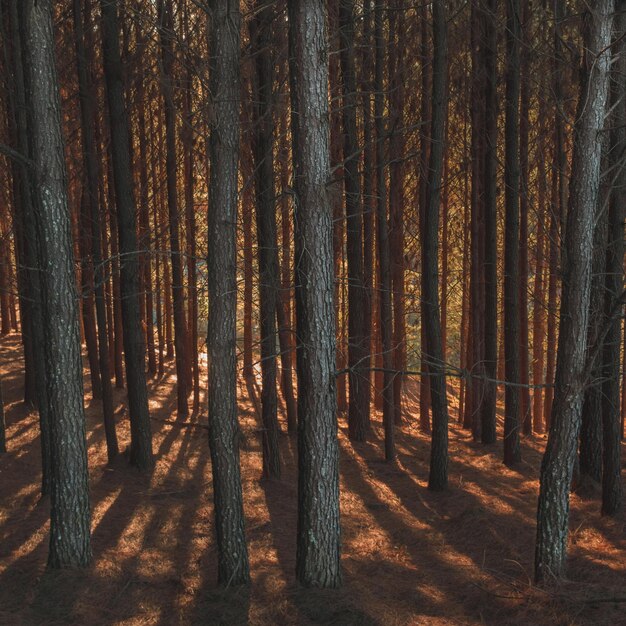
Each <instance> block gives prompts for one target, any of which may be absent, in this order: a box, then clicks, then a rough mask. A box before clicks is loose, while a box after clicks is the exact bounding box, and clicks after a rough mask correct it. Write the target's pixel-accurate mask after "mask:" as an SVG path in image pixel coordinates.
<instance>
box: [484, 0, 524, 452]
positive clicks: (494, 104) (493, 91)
mask: <svg viewBox="0 0 626 626" xmlns="http://www.w3.org/2000/svg"><path fill="white" fill-rule="evenodd" d="M483 5H484V6H483V19H484V43H483V62H484V71H485V125H484V132H485V138H484V142H485V153H484V172H483V176H484V181H485V182H484V222H483V223H484V294H483V296H484V315H483V316H482V321H483V323H484V333H483V335H484V355H483V356H484V369H485V375H486V376H487V378H488V379H491V380H493V379H495V377H496V374H497V364H498V271H497V270H498V245H497V232H496V230H497V207H496V204H497V178H496V165H497V143H498V89H497V82H498V68H497V56H498V37H497V8H498V3H497V1H496V0H484V3H483ZM516 271H517V268H516ZM480 400H481V401H480V409H479V410H480V419H481V440H482V442H483V443H493V442H494V441H495V440H496V386H495V384H494V383H493V382H489V381H485V383H484V385H483V386H482V395H481V398H480Z"/></svg>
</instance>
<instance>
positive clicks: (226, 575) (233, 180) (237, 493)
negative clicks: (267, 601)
mask: <svg viewBox="0 0 626 626" xmlns="http://www.w3.org/2000/svg"><path fill="white" fill-rule="evenodd" d="M211 6H212V15H211V35H210V42H211V45H210V56H209V58H210V59H211V66H210V89H211V94H212V96H213V120H212V127H211V136H210V149H211V181H210V190H209V197H210V204H209V206H210V209H209V215H208V220H209V224H208V225H209V231H208V232H209V248H208V250H209V257H208V286H209V323H208V332H207V345H208V350H209V354H208V359H209V445H210V449H211V463H212V465H213V501H214V507H215V527H216V531H217V550H218V569H217V576H218V582H219V583H220V584H221V585H226V586H231V585H241V584H246V583H248V582H249V580H250V573H249V568H248V550H247V547H246V538H245V532H244V516H243V497H242V492H241V477H240V470H239V445H238V437H239V425H238V423H237V353H236V349H237V346H236V344H237V326H236V322H237V249H236V246H237V241H236V239H237V170H238V160H239V99H240V93H239V54H240V50H239V47H240V44H239V40H240V34H239V33H240V31H239V29H240V15H239V2H235V0H214V1H213V2H212V3H211Z"/></svg>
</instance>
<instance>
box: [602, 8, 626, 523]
mask: <svg viewBox="0 0 626 626" xmlns="http://www.w3.org/2000/svg"><path fill="white" fill-rule="evenodd" d="M615 10H616V13H615V25H616V28H615V32H616V35H617V37H618V39H617V40H616V42H615V44H614V46H613V55H614V57H615V61H614V62H615V65H616V67H615V69H614V70H613V87H612V89H611V104H612V106H613V107H615V109H614V111H613V115H612V118H611V119H612V124H611V129H612V130H611V133H610V148H609V154H608V161H609V163H610V164H611V166H612V167H610V168H609V171H610V172H611V175H610V176H611V180H612V185H611V191H610V194H611V195H610V198H609V212H608V233H609V237H608V242H607V244H608V245H607V247H606V269H605V288H606V289H605V307H604V311H605V320H606V323H607V324H608V325H609V326H608V331H607V333H606V336H605V338H604V352H603V355H602V361H603V367H602V380H603V383H602V425H603V436H602V442H603V444H604V445H603V450H602V514H603V515H616V514H617V513H619V512H620V511H621V509H622V476H621V459H620V453H621V419H620V350H621V343H622V324H621V317H622V314H623V311H624V303H623V302H624V202H625V201H626V165H625V162H624V156H625V154H626V88H625V86H624V72H626V46H624V40H623V36H624V32H625V31H626V1H625V0H617V1H616V3H615Z"/></svg>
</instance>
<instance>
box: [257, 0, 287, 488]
mask: <svg viewBox="0 0 626 626" xmlns="http://www.w3.org/2000/svg"><path fill="white" fill-rule="evenodd" d="M256 9H257V13H256V15H255V16H254V18H253V19H252V21H251V22H250V40H251V44H252V49H253V50H254V52H255V80H254V96H253V101H254V110H253V127H254V131H253V132H254V137H253V153H254V182H255V190H256V226H257V245H258V263H259V300H260V303H259V323H260V324H259V325H260V329H261V377H262V391H261V422H262V428H263V430H262V444H263V445H262V448H263V477H264V478H280V466H281V463H280V448H279V445H278V435H279V432H280V429H279V427H278V416H277V402H278V398H277V393H276V339H277V336H276V310H277V302H278V290H279V286H280V279H279V270H278V241H277V236H276V204H275V197H276V194H275V191H274V115H273V113H274V104H273V98H274V97H273V93H272V91H273V83H274V69H273V68H274V60H273V59H272V52H271V51H272V22H273V20H274V10H273V8H272V7H271V6H268V5H267V4H266V3H265V0H257V5H256Z"/></svg>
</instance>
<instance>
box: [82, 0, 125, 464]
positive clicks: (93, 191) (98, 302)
mask: <svg viewBox="0 0 626 626" xmlns="http://www.w3.org/2000/svg"><path fill="white" fill-rule="evenodd" d="M82 4H83V3H81V1H80V0H73V4H72V9H73V17H74V38H75V46H76V63H77V69H78V90H79V96H80V115H81V129H82V142H83V168H84V171H85V173H86V179H85V182H86V190H85V191H84V202H85V204H86V205H87V206H86V207H85V208H86V211H85V213H86V215H85V218H86V221H88V223H89V229H90V230H91V237H90V243H91V246H90V247H91V249H90V253H91V259H92V263H93V270H92V271H93V282H94V293H95V306H96V317H97V322H98V346H97V353H98V360H99V372H100V374H101V396H102V416H103V421H104V432H105V437H106V444H107V456H108V460H109V463H110V462H111V461H113V459H115V457H116V456H117V455H118V453H119V447H118V443H117V433H116V432H115V417H114V414H113V390H112V388H111V366H110V362H109V345H108V338H107V327H106V308H105V301H104V281H105V274H104V269H103V265H102V233H101V232H100V204H99V197H98V163H97V158H96V157H97V153H96V149H95V140H94V135H93V126H94V124H95V123H96V119H95V109H94V102H93V86H92V84H91V81H90V73H91V72H90V70H91V62H92V57H91V54H92V50H93V41H92V36H91V27H92V24H91V9H90V4H89V0H87V1H86V2H85V3H84V7H85V8H84V14H83V10H82V6H81V5H82ZM83 229H84V230H87V225H85V226H84V227H83ZM92 385H93V382H92Z"/></svg>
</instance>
